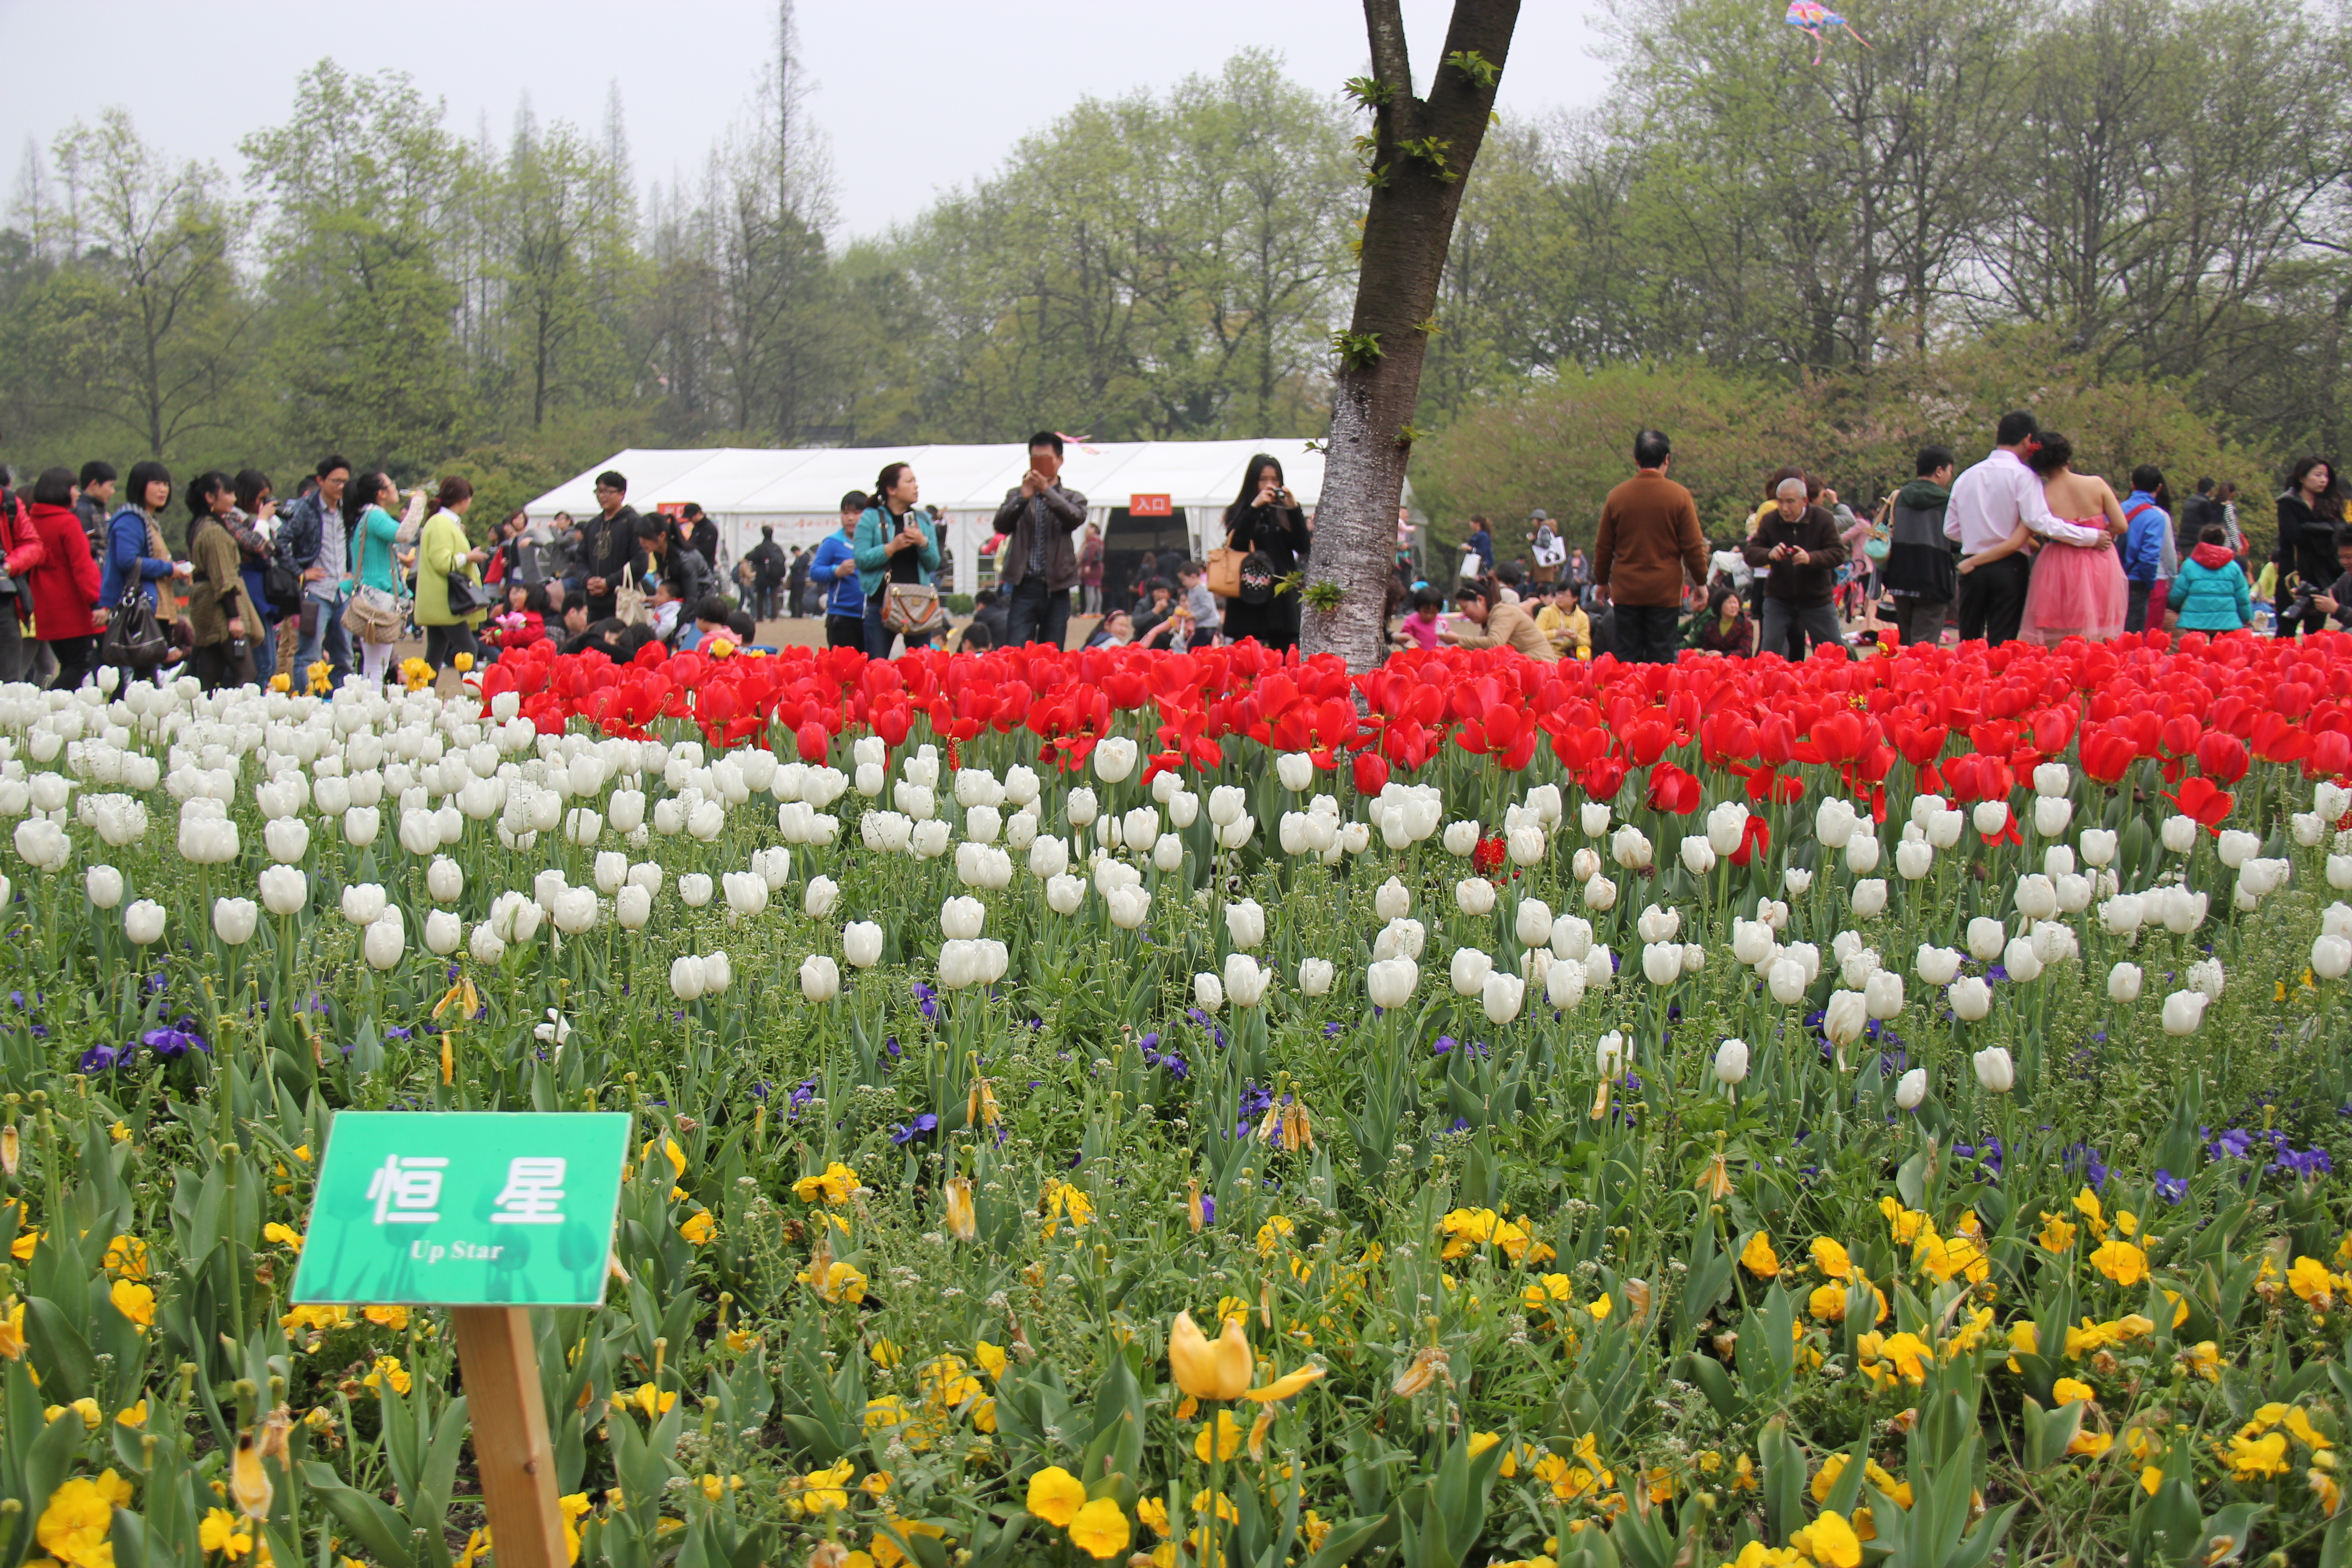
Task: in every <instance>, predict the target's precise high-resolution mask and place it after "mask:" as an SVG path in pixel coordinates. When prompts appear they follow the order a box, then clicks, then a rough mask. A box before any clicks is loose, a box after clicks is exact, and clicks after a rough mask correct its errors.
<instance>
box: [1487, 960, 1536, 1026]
mask: <svg viewBox="0 0 2352 1568" xmlns="http://www.w3.org/2000/svg"><path fill="white" fill-rule="evenodd" d="M1527 994H1528V983H1527V982H1526V981H1524V980H1522V979H1520V978H1519V977H1518V976H1517V975H1516V974H1506V973H1502V972H1501V971H1500V970H1497V971H1496V972H1495V973H1492V974H1489V975H1488V976H1486V984H1485V985H1483V986H1481V987H1480V988H1479V993H1478V1005H1479V1006H1480V1008H1481V1009H1482V1010H1483V1011H1484V1012H1485V1013H1486V1022H1488V1023H1490V1024H1492V1025H1494V1026H1496V1028H1500V1027H1502V1026H1504V1025H1506V1024H1507V1023H1509V1022H1510V1021H1511V1020H1512V1019H1514V1018H1516V1017H1517V1016H1519V1008H1520V1007H1521V1006H1522V1005H1524V1004H1525V1003H1526V1001H1527Z"/></svg>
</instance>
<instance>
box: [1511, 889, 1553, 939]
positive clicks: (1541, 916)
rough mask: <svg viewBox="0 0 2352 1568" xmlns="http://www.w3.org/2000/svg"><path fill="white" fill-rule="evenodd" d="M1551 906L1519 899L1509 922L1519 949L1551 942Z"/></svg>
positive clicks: (1535, 900) (1534, 900)
mask: <svg viewBox="0 0 2352 1568" xmlns="http://www.w3.org/2000/svg"><path fill="white" fill-rule="evenodd" d="M1551 928H1552V919H1551V906H1550V905H1549V904H1547V903H1545V902H1544V901H1543V900H1541V899H1521V900H1519V907H1518V909H1517V911H1516V912H1515V913H1514V914H1513V916H1512V920H1511V930H1512V933H1513V934H1514V935H1516V936H1517V938H1518V939H1519V945H1520V946H1521V947H1541V946H1543V945H1544V944H1545V943H1546V942H1549V941H1551Z"/></svg>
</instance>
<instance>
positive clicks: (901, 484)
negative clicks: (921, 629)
mask: <svg viewBox="0 0 2352 1568" xmlns="http://www.w3.org/2000/svg"><path fill="white" fill-rule="evenodd" d="M917 494H918V491H917V489H916V485H915V470H914V468H912V467H911V466H910V465H908V464H906V463H892V464H891V465H889V466H888V467H887V468H884V469H883V470H882V477H881V478H880V479H877V480H876V481H875V484H874V504H873V505H872V506H870V507H867V508H866V514H865V515H864V516H863V517H860V518H859V519H858V520H857V536H856V538H855V539H854V540H852V541H851V546H852V548H853V549H855V550H856V554H857V585H858V586H859V587H860V588H862V589H864V590H865V592H866V658H889V657H890V640H891V639H892V638H893V637H897V636H898V633H896V632H894V631H892V630H891V629H890V628H889V627H888V626H884V625H883V624H882V600H883V596H884V595H885V594H886V593H887V592H888V588H889V584H893V583H929V581H930V580H931V574H932V573H934V572H936V571H938V570H939V569H940V536H939V533H938V531H937V530H935V529H934V528H933V527H932V526H931V520H930V515H929V513H927V512H926V511H924V510H923V509H922V508H920V507H919V506H917V505H916V504H915V500H916V497H917ZM930 640H931V639H930V634H929V632H925V633H923V634H921V635H919V636H917V637H908V639H907V648H908V652H912V651H913V650H914V649H916V648H918V647H922V646H923V645H924V644H925V643H928V642H929V641H930Z"/></svg>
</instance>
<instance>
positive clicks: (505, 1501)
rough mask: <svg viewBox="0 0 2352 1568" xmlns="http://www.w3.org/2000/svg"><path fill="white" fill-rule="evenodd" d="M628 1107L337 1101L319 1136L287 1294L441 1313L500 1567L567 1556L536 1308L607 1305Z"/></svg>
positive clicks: (528, 1566) (556, 1565) (525, 1567)
mask: <svg viewBox="0 0 2352 1568" xmlns="http://www.w3.org/2000/svg"><path fill="white" fill-rule="evenodd" d="M628 1148H629V1119H628V1117H626V1116H625V1115H621V1114H618V1113H606V1112H556V1113H550V1114H545V1115H537V1114H532V1113H530V1112H520V1113H507V1112H497V1111H483V1112H427V1111H360V1110H346V1111H343V1112H342V1113H341V1114H340V1115H338V1116H337V1117H336V1118H335V1120H334V1123H333V1125H332V1126H331V1128H330V1129H329V1131H328V1134H327V1148H326V1152H325V1153H324V1154H323V1155H322V1156H321V1157H320V1164H319V1186H318V1191H317V1193H316V1194H314V1195H313V1197H312V1198H311V1203H310V1230H309V1233H308V1235H307V1236H306V1237H305V1238H304V1241H303V1246H302V1263H301V1267H300V1268H299V1269H298V1270H297V1271H296V1273H295V1277H294V1300H295V1301H296V1302H297V1303H305V1304H307V1303H312V1302H316V1303H321V1304H324V1303H338V1304H342V1305H349V1306H370V1307H373V1306H425V1307H432V1306H442V1307H447V1308H449V1309H450V1314H449V1315H450V1320H451V1324H452V1326H453V1328H454V1329H455V1331H456V1338H457V1364H458V1366H459V1368H460V1369H461V1371H462V1372H463V1373H464V1376H465V1383H466V1412H467V1415H468V1416H469V1417H470V1418H471V1422H472V1426H473V1429H474V1463H475V1466H476V1468H478V1470H479V1472H480V1474H481V1478H482V1500H483V1502H484V1504H485V1505H486V1506H487V1507H488V1510H489V1516H490V1538H491V1542H492V1545H493V1548H494V1550H495V1551H496V1552H497V1555H498V1560H499V1564H500V1568H565V1565H566V1563H568V1562H569V1560H570V1552H568V1551H567V1549H566V1548H565V1546H564V1543H563V1513H562V1507H561V1505H560V1504H559V1503H558V1501H557V1500H556V1492H555V1448H554V1445H553V1444H552V1443H551V1441H550V1440H549V1438H548V1430H547V1405H546V1396H545V1394H544V1393H543V1392H542V1391H541V1386H540V1381H539V1353H538V1346H537V1340H536V1337H535V1336H534V1335H533V1334H532V1332H531V1326H530V1310H531V1308H533V1307H598V1306H602V1305H603V1304H604V1283H605V1280H606V1279H607V1278H608V1277H609V1270H608V1268H607V1267H606V1265H607V1260H608V1259H609V1258H610V1257H611V1254H612V1244H613V1223H614V1218H615V1216H616V1215H618V1213H619V1211H620V1203H621V1171H622V1166H623V1163H624V1162H625V1161H626V1159H627V1158H628Z"/></svg>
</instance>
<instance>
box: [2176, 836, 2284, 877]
mask: <svg viewBox="0 0 2352 1568" xmlns="http://www.w3.org/2000/svg"><path fill="white" fill-rule="evenodd" d="M2167 847H2169V846H2167ZM2262 847H2263V841H2262V839H2261V837H2258V836H2257V835H2255V834H2252V833H2242V832H2240V831H2239V830H2238V829H2237V828H2234V827H2225V828H2223V829H2222V830H2221V837H2220V838H2218V839H2216V840H2214V844H2213V854H2214V856H2215V858H2218V859H2219V860H2220V861H2221V864H2222V865H2224V866H2226V867H2228V868H2230V869H2231V870H2232V871H2234V870H2236V869H2237V868H2239V867H2241V866H2242V865H2244V864H2245V863H2246V861H2247V860H2248V859H2250V858H2252V857H2253V856H2254V855H2257V854H2259V853H2260V852H2261V851H2262Z"/></svg>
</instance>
